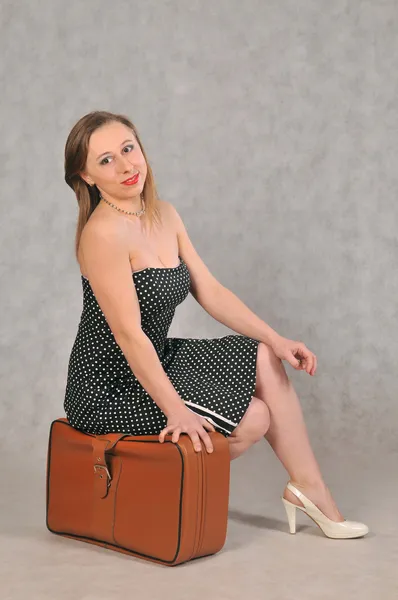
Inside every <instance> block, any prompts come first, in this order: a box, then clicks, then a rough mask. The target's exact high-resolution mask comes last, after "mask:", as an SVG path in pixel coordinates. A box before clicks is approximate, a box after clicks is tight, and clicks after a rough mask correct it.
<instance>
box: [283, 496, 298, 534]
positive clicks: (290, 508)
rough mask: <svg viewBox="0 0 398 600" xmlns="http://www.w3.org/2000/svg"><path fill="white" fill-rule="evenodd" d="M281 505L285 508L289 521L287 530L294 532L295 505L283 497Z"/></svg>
mask: <svg viewBox="0 0 398 600" xmlns="http://www.w3.org/2000/svg"><path fill="white" fill-rule="evenodd" d="M282 502H283V505H284V507H285V509H286V514H287V520H288V521H289V530H290V533H296V509H297V506H296V505H295V504H292V503H291V502H289V501H288V500H285V498H282Z"/></svg>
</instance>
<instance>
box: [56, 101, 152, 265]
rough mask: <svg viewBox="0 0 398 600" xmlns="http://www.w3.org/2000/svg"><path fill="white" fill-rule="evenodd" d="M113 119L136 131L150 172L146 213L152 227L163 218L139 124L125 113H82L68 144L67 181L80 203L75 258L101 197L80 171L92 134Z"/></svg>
mask: <svg viewBox="0 0 398 600" xmlns="http://www.w3.org/2000/svg"><path fill="white" fill-rule="evenodd" d="M113 121H118V122H119V123H122V124H123V125H126V127H128V128H129V129H131V130H132V131H133V132H134V135H135V137H136V139H137V141H138V143H139V145H140V147H141V151H142V154H143V155H144V158H145V161H146V164H147V176H146V179H145V183H144V188H143V190H142V193H143V196H144V202H145V216H146V217H147V219H148V223H149V225H150V227H152V226H153V224H154V222H156V223H160V222H161V215H160V210H159V197H158V193H157V191H156V185H155V180H154V176H153V172H152V169H151V166H150V164H149V161H148V159H147V155H146V153H145V150H144V148H143V145H142V143H141V140H140V138H139V135H138V131H137V128H136V127H135V125H134V124H133V123H132V122H131V121H130V119H128V118H127V117H125V116H124V115H121V114H115V113H111V112H108V111H104V110H101V111H92V112H90V113H88V114H86V115H84V116H83V117H81V119H79V120H78V121H77V123H76V124H75V125H74V126H73V127H72V130H71V132H70V133H69V135H68V138H67V140H66V144H65V181H66V183H67V184H68V185H69V187H71V188H72V190H73V191H74V192H75V194H76V199H77V204H78V206H79V215H78V218H77V227H76V236H75V256H76V259H77V258H78V250H79V243H80V237H81V234H82V231H83V227H84V226H85V224H86V223H87V221H88V220H89V218H90V215H91V214H92V212H93V211H94V209H95V208H96V206H97V205H98V203H99V201H100V198H99V190H98V188H97V186H96V185H94V186H93V187H91V186H89V185H88V184H87V183H86V182H85V181H84V179H83V178H82V177H81V176H80V175H79V173H81V172H83V171H84V170H85V166H86V161H87V154H88V146H89V140H90V136H91V134H92V133H93V132H94V131H95V130H96V129H98V128H99V127H102V125H105V124H107V123H111V122H113Z"/></svg>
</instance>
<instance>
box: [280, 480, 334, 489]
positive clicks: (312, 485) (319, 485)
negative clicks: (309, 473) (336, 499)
mask: <svg viewBox="0 0 398 600" xmlns="http://www.w3.org/2000/svg"><path fill="white" fill-rule="evenodd" d="M289 482H290V483H291V484H292V485H294V487H296V488H298V489H299V490H314V491H319V492H326V491H327V489H328V487H327V485H326V483H325V482H324V481H323V480H322V479H321V480H319V479H317V480H306V479H300V480H298V481H296V480H294V479H290V480H289Z"/></svg>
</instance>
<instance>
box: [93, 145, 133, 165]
mask: <svg viewBox="0 0 398 600" xmlns="http://www.w3.org/2000/svg"><path fill="white" fill-rule="evenodd" d="M126 148H134V146H133V144H128V145H127V146H125V147H124V148H123V151H124V150H125V149H126ZM124 154H127V153H126V152H124ZM109 158H110V157H109V156H105V158H103V159H102V160H101V161H100V165H109V163H108V162H104V160H108V159H109Z"/></svg>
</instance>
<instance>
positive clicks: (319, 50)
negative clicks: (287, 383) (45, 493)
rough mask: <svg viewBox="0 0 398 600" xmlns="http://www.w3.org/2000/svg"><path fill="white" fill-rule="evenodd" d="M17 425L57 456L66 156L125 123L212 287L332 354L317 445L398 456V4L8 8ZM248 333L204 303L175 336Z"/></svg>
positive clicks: (10, 379)
mask: <svg viewBox="0 0 398 600" xmlns="http://www.w3.org/2000/svg"><path fill="white" fill-rule="evenodd" d="M2 12H3V15H2V16H3V19H2V22H3V24H2V32H1V40H2V41H1V46H2V56H3V61H2V83H3V85H2V90H3V91H2V117H3V123H2V142H1V158H2V160H1V166H2V196H3V201H2V202H1V211H2V218H1V245H2V260H1V280H2V295H1V301H2V310H1V314H2V336H1V338H2V340H1V346H2V356H1V388H2V404H1V426H2V430H3V432H4V436H3V442H4V441H5V438H8V437H9V438H14V437H15V436H18V445H20V444H21V445H25V444H26V446H27V447H28V448H29V449H30V450H29V451H30V453H34V454H37V453H39V454H40V455H42V452H43V445H45V442H46V440H45V438H46V435H47V431H48V428H49V423H50V421H51V420H52V419H53V418H56V417H57V416H61V415H63V409H62V402H63V394H64V386H65V380H66V369H67V360H68V356H69V352H70V350H71V346H72V343H73V340H74V336H75V334H76V331H77V324H78V319H79V316H80V311H81V305H82V290H81V283H80V278H79V269H78V265H77V263H75V260H74V256H73V238H74V231H75V222H76V215H77V203H76V200H75V198H74V195H73V192H72V191H71V190H70V189H69V188H68V187H67V185H66V184H65V183H64V181H63V149H64V144H65V141H66V137H67V135H68V133H69V131H70V129H71V127H72V126H73V124H74V123H75V121H76V120H77V119H78V118H80V117H81V116H82V115H83V114H85V113H86V112H89V111H90V110H93V109H106V110H113V111H120V112H123V113H125V114H127V115H128V116H129V117H130V118H131V119H132V120H133V122H134V123H136V125H137V127H138V130H139V132H140V134H141V136H142V139H143V143H144V145H145V148H146V149H147V152H148V154H149V157H150V161H151V164H152V166H153V169H154V173H155V177H156V180H157V183H158V188H159V192H160V195H161V197H163V198H164V199H166V200H168V201H170V202H172V203H174V204H175V206H176V207H177V209H178V210H179V211H180V213H181V215H182V217H183V219H184V221H185V224H186V226H187V229H188V232H189V234H190V236H191V239H192V241H193V243H194V245H195V246H196V248H197V250H198V252H199V254H200V255H201V257H202V258H203V260H204V261H205V262H206V264H207V266H208V267H209V268H210V270H211V271H212V272H213V273H214V274H215V276H216V277H217V278H218V279H219V280H220V281H221V282H222V283H223V284H224V285H226V286H227V287H229V288H230V289H232V290H233V291H234V292H235V293H236V294H237V295H238V296H239V297H240V298H241V299H242V300H243V301H244V302H245V303H246V304H247V305H248V306H249V307H250V308H251V309H252V310H254V311H255V312H256V313H257V314H258V315H259V316H260V317H261V318H263V319H264V320H265V321H266V322H267V323H269V324H270V325H271V326H272V327H273V328H274V329H276V330H277V331H278V332H279V333H281V334H282V335H284V336H286V337H290V338H294V339H300V340H302V341H304V343H305V344H306V345H307V346H308V347H309V348H310V349H311V350H312V351H313V352H315V353H316V354H317V356H318V359H319V366H318V371H317V374H316V375H315V377H314V378H310V377H309V376H308V375H306V374H304V373H298V372H295V371H294V370H293V369H292V368H291V367H290V366H289V365H286V368H287V370H288V372H289V375H290V376H291V377H292V379H293V380H294V382H295V384H296V388H297V391H298V392H299V394H300V397H301V399H302V403H303V409H304V411H305V414H306V419H307V423H308V427H309V429H310V430H311V436H312V440H313V442H314V444H326V445H328V446H330V447H332V446H335V445H336V444H349V445H350V446H351V445H352V446H353V447H355V448H356V449H358V448H361V449H364V450H365V449H366V451H369V449H370V447H372V448H371V449H374V450H375V451H380V452H382V451H383V452H386V451H388V450H391V449H394V450H396V449H397V448H398V436H397V433H396V426H397V422H398V403H397V401H396V399H397V392H398V386H397V377H396V371H397V369H396V365H397V355H398V341H397V337H398V336H397V296H398V283H397V270H396V266H397V234H396V228H397V220H398V219H397V217H398V206H397V184H398V170H397V168H396V160H397V159H396V155H397V149H398V140H397V126H398V109H397V101H396V96H397V78H396V73H397V70H398V55H397V49H398V44H397V40H396V31H397V25H398V12H397V6H396V3H395V2H393V1H390V2H388V1H385V2H346V1H342V0H339V1H337V2H333V3H331V4H330V3H326V2H319V0H313V1H311V0H306V1H305V2H301V3H300V2H298V3H297V2H295V1H288V2H282V3H279V2H261V1H254V0H251V1H249V2H244V3H240V2H227V1H225V0H224V1H221V2H220V1H219V2H217V3H213V2H197V1H196V2H192V1H190V2H189V3H183V2H178V1H169V2H159V3H156V2H154V1H152V2H146V3H145V4H142V3H131V2H116V3H106V2H103V3H101V2H94V1H89V2H84V3H83V4H80V5H78V4H75V5H74V8H73V9H72V8H71V6H69V7H68V6H66V5H65V6H64V3H61V2H59V1H56V2H49V1H47V2H38V1H37V0H36V1H30V2H26V3H24V4H23V5H20V6H19V7H18V6H16V5H15V4H11V3H4V2H3V5H2ZM228 332H230V330H229V329H227V328H225V327H224V326H223V325H221V324H220V323H218V322H216V321H215V320H214V319H212V318H211V317H209V315H207V313H206V312H205V311H204V310H203V309H202V308H201V307H200V306H199V305H198V304H197V303H196V302H195V300H194V299H193V298H191V297H189V298H188V299H187V300H186V301H185V302H184V304H183V305H182V306H180V307H179V309H177V312H176V316H175V321H174V322H173V325H172V329H171V330H170V335H181V336H198V337H202V336H212V335H214V336H219V335H223V334H224V333H228Z"/></svg>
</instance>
